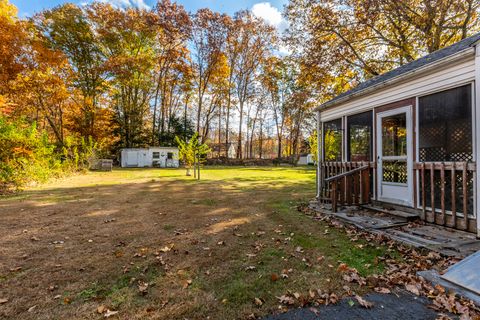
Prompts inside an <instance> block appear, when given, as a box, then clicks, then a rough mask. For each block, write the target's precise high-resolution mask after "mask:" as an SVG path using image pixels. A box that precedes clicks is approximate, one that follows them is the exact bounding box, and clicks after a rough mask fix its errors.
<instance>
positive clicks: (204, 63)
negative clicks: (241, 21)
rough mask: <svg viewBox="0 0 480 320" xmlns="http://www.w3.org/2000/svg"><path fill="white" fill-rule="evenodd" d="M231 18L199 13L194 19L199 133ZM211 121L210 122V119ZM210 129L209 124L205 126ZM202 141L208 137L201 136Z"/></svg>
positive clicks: (195, 80) (195, 77) (205, 11)
mask: <svg viewBox="0 0 480 320" xmlns="http://www.w3.org/2000/svg"><path fill="white" fill-rule="evenodd" d="M229 19H230V18H229V17H228V16H227V15H225V14H220V13H217V12H212V11H211V10H210V9H200V10H198V11H197V12H196V13H195V14H194V15H193V17H192V21H193V27H192V35H191V43H192V48H193V50H192V70H193V75H194V76H193V79H194V81H193V82H194V84H195V88H196V99H197V101H196V107H197V126H196V127H197V132H200V128H201V126H202V116H203V114H202V112H203V109H204V105H205V102H206V99H207V96H208V94H209V89H210V86H211V83H212V81H213V79H214V76H215V73H216V72H217V71H218V69H219V66H218V65H219V64H221V63H223V60H222V59H223V58H224V56H223V54H222V53H223V51H224V47H225V42H226V35H227V26H228V23H229ZM207 120H208V119H207ZM203 126H208V123H203ZM201 138H202V141H204V139H205V137H204V136H202V137H201Z"/></svg>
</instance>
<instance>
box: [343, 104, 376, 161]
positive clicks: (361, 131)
mask: <svg viewBox="0 0 480 320" xmlns="http://www.w3.org/2000/svg"><path fill="white" fill-rule="evenodd" d="M347 132H348V138H347V151H348V154H347V159H348V161H371V159H372V157H373V156H372V145H373V143H372V112H371V111H368V112H363V113H359V114H356V115H353V116H349V117H348V118H347Z"/></svg>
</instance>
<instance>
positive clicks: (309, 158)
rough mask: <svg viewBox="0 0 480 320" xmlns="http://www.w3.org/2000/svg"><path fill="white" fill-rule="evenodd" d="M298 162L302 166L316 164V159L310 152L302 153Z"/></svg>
mask: <svg viewBox="0 0 480 320" xmlns="http://www.w3.org/2000/svg"><path fill="white" fill-rule="evenodd" d="M297 164H298V165H300V166H306V165H309V164H315V161H313V154H310V153H303V154H301V155H300V157H299V158H298V161H297Z"/></svg>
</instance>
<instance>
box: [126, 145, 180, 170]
mask: <svg viewBox="0 0 480 320" xmlns="http://www.w3.org/2000/svg"><path fill="white" fill-rule="evenodd" d="M121 166H122V168H144V167H157V168H178V167H179V160H178V148H175V147H151V148H125V149H122V151H121Z"/></svg>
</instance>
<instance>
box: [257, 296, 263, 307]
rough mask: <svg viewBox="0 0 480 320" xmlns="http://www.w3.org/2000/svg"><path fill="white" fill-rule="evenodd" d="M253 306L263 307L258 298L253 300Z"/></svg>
mask: <svg viewBox="0 0 480 320" xmlns="http://www.w3.org/2000/svg"><path fill="white" fill-rule="evenodd" d="M255 305H257V306H259V307H260V306H262V305H263V301H262V299H260V298H255Z"/></svg>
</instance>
